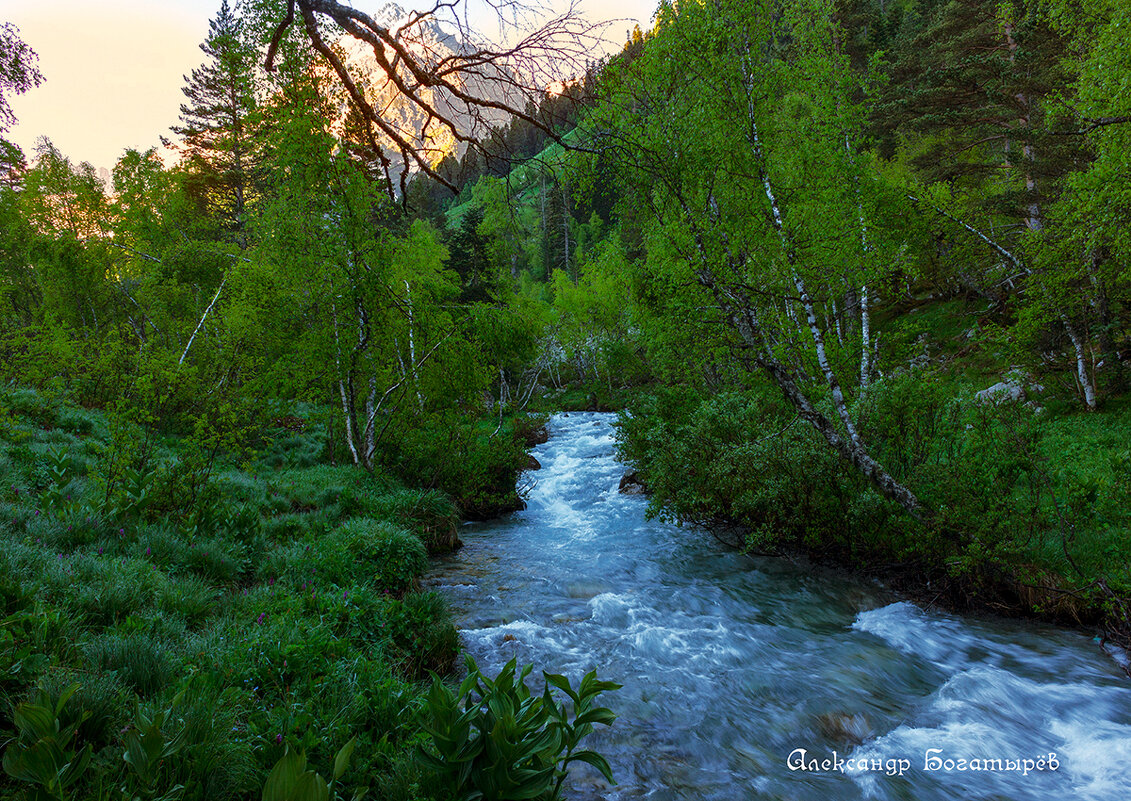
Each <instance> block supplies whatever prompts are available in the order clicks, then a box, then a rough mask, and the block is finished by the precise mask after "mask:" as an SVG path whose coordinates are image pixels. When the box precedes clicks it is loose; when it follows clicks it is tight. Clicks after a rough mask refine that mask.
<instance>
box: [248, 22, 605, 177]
mask: <svg viewBox="0 0 1131 801" xmlns="http://www.w3.org/2000/svg"><path fill="white" fill-rule="evenodd" d="M487 4H488V6H490V7H491V8H493V9H494V10H495V13H496V15H497V17H498V19H499V22H500V30H501V31H502V30H503V29H504V28H507V29H509V30H510V31H511V32H515V31H517V29H518V26H520V25H525V24H526V23H528V22H529V20H530V19H531V17H532V13H533V10H532V9H531V8H530V7H529V6H527V5H524V4H523V3H521V2H518V1H517V0H487ZM296 6H297V8H298V13H299V14H300V15H301V16H302V20H303V25H304V30H305V33H306V35H307V37H308V38H309V40H310V42H311V45H312V46H313V48H314V50H315V51H316V52H317V53H318V54H319V56H320V57H321V58H322V59H323V60H324V62H325V63H326V64H327V65H328V66H329V67H330V69H331V70H332V71H333V73H334V75H335V76H336V78H337V80H338V82H339V83H340V84H341V87H342V88H343V89H344V91H345V95H346V96H347V97H348V102H349V104H350V105H351V106H352V107H353V108H354V109H355V110H356V111H357V113H358V114H359V115H360V116H361V118H362V120H363V121H364V126H365V138H366V140H367V145H368V146H369V147H371V148H372V149H373V151H374V153H375V154H376V155H377V158H378V160H379V162H380V164H381V167H382V169H383V170H384V172H385V175H386V178H387V179H389V186H390V192H392V186H393V181H392V172H393V171H394V170H399V173H400V175H399V179H400V180H399V184H400V188H401V195H402V197H403V196H404V190H405V187H406V184H407V179H408V177H409V175H410V174H411V173H413V172H422V173H424V174H426V175H428V176H430V177H431V178H432V179H434V180H436V181H438V182H439V183H441V184H443V185H445V186H447V187H449V188H450V189H455V187H454V186H453V184H452V182H451V181H450V180H448V179H446V178H445V177H444V176H442V175H440V174H439V172H438V170H437V169H436V167H437V165H438V164H439V162H440V160H441V159H442V158H443V157H444V156H446V155H449V154H450V153H451V151H452V149H453V146H454V148H455V149H456V150H457V155H459V151H461V150H462V149H463V148H467V147H471V148H475V149H476V150H478V151H479V152H482V153H486V150H485V146H484V145H483V144H482V140H484V139H485V138H487V137H488V136H489V135H490V134H491V132H492V130H493V128H494V127H496V126H498V125H500V124H502V123H505V122H506V121H508V120H509V119H511V118H518V119H521V120H524V121H526V122H527V123H529V124H531V125H533V126H535V127H537V128H539V129H541V130H542V131H544V132H545V133H546V134H548V135H549V136H550V137H551V138H553V139H554V140H555V141H557V142H561V138H560V134H559V133H558V132H557V131H555V130H553V126H552V123H551V122H549V121H546V120H543V119H541V118H540V117H539V116H538V115H537V114H536V113H534V112H532V111H530V110H529V109H530V107H531V104H534V105H535V106H537V104H538V102H539V101H541V100H542V99H543V98H544V97H545V96H546V93H547V91H548V90H549V89H550V87H551V86H552V85H554V84H555V83H556V82H562V81H571V80H574V79H576V78H580V77H581V76H582V75H583V74H584V71H585V69H586V66H587V64H588V63H590V62H591V60H592V58H593V54H594V53H595V52H599V49H598V45H600V44H601V43H602V42H603V41H604V40H603V38H602V37H601V33H602V31H603V30H604V28H605V26H606V25H607V24H608V23H600V24H594V23H590V22H587V21H585V20H584V19H583V18H582V17H581V16H580V14H579V13H578V11H577V9H576V6H573V5H571V6H570V7H569V8H568V9H567V10H566V11H565V12H563V13H561V14H559V15H557V16H555V17H553V18H552V19H550V20H549V21H546V22H544V23H543V24H541V25H540V26H539V27H537V28H535V29H533V30H530V31H529V32H528V33H526V34H525V35H524V36H521V38H518V37H517V34H516V38H517V41H515V42H514V43H513V44H495V43H491V42H489V41H487V40H486V39H484V38H483V37H482V36H481V35H480V34H478V33H477V32H475V31H473V30H472V29H471V26H470V24H469V23H468V19H467V5H466V3H465V2H462V0H436V2H435V3H434V4H433V6H432V7H431V8H430V9H428V10H424V11H414V12H411V13H410V14H408V16H407V18H406V19H404V20H403V21H387V22H384V23H382V22H381V21H378V20H377V19H374V18H373V17H371V16H370V15H368V14H366V13H364V12H362V11H359V10H357V9H355V8H351V7H350V6H348V5H345V4H344V3H340V2H336V0H291V2H290V3H289V5H288V12H287V17H286V18H285V19H283V20H282V21H281V22H280V24H279V25H278V27H277V28H276V29H275V32H274V35H273V36H272V39H271V46H270V47H269V49H268V59H267V65H266V66H267V68H268V69H271V68H272V67H273V66H274V56H275V52H276V49H277V47H278V44H279V42H280V41H281V39H282V37H283V34H284V33H285V31H286V30H287V29H288V27H289V26H290V25H291V24H292V22H293V20H294V13H295V8H296ZM394 23H396V27H390V26H392V25H393V24H394ZM338 33H340V34H342V35H341V36H340V37H339V36H338V35H337V34H338ZM350 38H352V39H353V40H354V41H356V42H360V43H363V44H364V45H367V48H366V53H368V54H370V55H369V56H368V57H367V58H366V59H365V61H364V63H363V61H362V59H361V58H359V57H358V55H359V54H358V53H357V52H356V51H355V50H352V49H349V41H350ZM343 44H345V45H346V47H347V50H342V49H341V47H340V46H341V45H343ZM374 62H375V67H376V68H375V69H373V66H372V65H373V63H374ZM367 73H369V74H367ZM396 104H402V105H403V106H405V107H407V110H408V111H409V112H410V113H409V114H408V115H406V114H404V113H403V111H401V112H397V111H396V109H394V105H396ZM398 119H399V120H401V121H398ZM406 119H407V122H406V121H404V120H406ZM563 144H564V143H563ZM395 157H399V160H400V164H399V165H396V164H395V163H394V158H395Z"/></svg>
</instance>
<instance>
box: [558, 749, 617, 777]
mask: <svg viewBox="0 0 1131 801" xmlns="http://www.w3.org/2000/svg"><path fill="white" fill-rule="evenodd" d="M570 762H584V763H586V764H588V765H592V766H593V767H595V768H596V769H597V770H599V771H601V775H602V776H604V777H605V778H606V779H607V780H608V781H610V782H612V783H613V784H616V782H615V781H613V769H612V768H611V767H609V762H608V760H606V759H605V758H604V757H603V756H601V755H600V754H598V753H597V752H596V751H578V752H577V753H575V754H571V755H570V757H569V759H567V760H566V764H569V763H570Z"/></svg>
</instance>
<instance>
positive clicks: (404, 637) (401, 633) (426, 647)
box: [385, 592, 459, 680]
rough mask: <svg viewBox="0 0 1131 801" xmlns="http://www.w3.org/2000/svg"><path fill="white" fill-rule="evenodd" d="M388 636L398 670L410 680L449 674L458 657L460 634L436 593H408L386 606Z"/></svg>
mask: <svg viewBox="0 0 1131 801" xmlns="http://www.w3.org/2000/svg"><path fill="white" fill-rule="evenodd" d="M385 614H386V617H387V619H388V632H389V637H390V639H391V641H392V644H393V646H394V649H395V651H396V653H395V656H396V657H398V659H399V662H400V666H401V670H402V672H403V673H404V675H406V676H407V677H408V678H410V679H414V680H415V679H422V678H424V677H425V676H427V675H428V673H429V671H431V672H433V673H448V672H449V671H450V670H451V669H452V665H453V663H454V662H455V658H456V654H457V653H459V634H458V633H457V632H456V627H455V626H453V625H452V623H451V620H450V619H449V618H448V614H447V606H446V604H445V602H444V598H443V596H442V595H440V594H439V593H438V592H423V593H409V594H408V595H406V596H405V597H404V598H403V599H401V600H395V601H393V602H392V603H390V604H389V606H388V608H387V610H386V612H385Z"/></svg>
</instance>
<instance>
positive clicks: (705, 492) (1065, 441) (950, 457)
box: [618, 378, 1131, 648]
mask: <svg viewBox="0 0 1131 801" xmlns="http://www.w3.org/2000/svg"><path fill="white" fill-rule="evenodd" d="M916 391H917V390H916V386H915V384H914V381H913V380H910V379H908V378H903V379H895V380H893V381H891V382H889V383H888V384H887V385H881V386H879V387H877V388H875V389H874V390H873V391H872V392H871V393H870V395H869V399H868V400H869V403H870V404H871V408H865V409H863V410H861V411H862V415H861V416H862V418H863V425H862V434H863V436H864V437H865V440H866V441H868V442H870V443H874V446H873V447H874V453H875V454H876V457H877V458H878V459H880V460H881V461H882V462H883V463H884V464H887V465H891V466H893V472H894V473H895V474H896V477H897V479H898V480H901V481H903V482H905V483H906V484H907V485H909V486H912V487H914V488H915V489H916V491H917V492H919V493H920V497H922V498H923V499H924V500H925V502H926V503H927V505H928V508H929V509H930V510H931V512H930V514H929V515H927V516H925V517H923V518H922V519H918V520H917V519H915V518H913V517H911V516H909V515H907V514H906V513H904V512H903V510H901V509H900V508H898V507H897V506H895V504H892V503H890V502H888V501H886V500H885V499H883V498H882V497H880V496H879V494H878V493H876V492H875V490H874V489H873V488H872V487H871V486H870V485H868V484H867V483H866V482H865V481H863V479H862V478H861V477H860V476H859V475H858V474H855V473H854V472H853V471H851V470H850V469H848V468H847V467H846V466H845V465H844V464H843V463H842V462H841V461H840V460H839V459H838V458H837V457H836V455H835V454H834V453H833V452H832V451H831V450H830V449H829V448H827V446H825V445H824V444H823V443H821V442H820V441H818V439H817V437H816V436H815V435H814V434H813V432H812V431H811V430H809V427H808V426H806V425H805V424H804V423H801V422H800V421H795V418H791V415H789V414H788V412H787V410H785V409H783V408H782V405H781V403H780V400H779V399H776V398H774V397H773V396H772V395H771V394H769V393H767V392H753V391H752V392H746V393H723V394H720V395H715V396H712V397H710V398H705V399H701V398H699V397H697V396H695V395H693V394H690V393H681V392H679V391H676V390H670V391H659V392H656V393H654V394H649V395H643V396H641V398H640V399H639V400H638V401H637V403H636V404H634V405H633V406H632V407H631V412H632V413H631V415H630V416H628V417H623V418H622V423H621V428H620V434H619V435H618V436H619V447H620V452H621V454H622V456H623V458H625V460H626V461H627V462H628V463H629V464H630V465H632V467H633V469H635V470H636V472H637V473H638V475H639V476H640V478H641V479H642V480H643V482H644V483H645V484H647V486H648V487H649V489H650V490H651V491H652V496H651V507H650V510H651V513H652V514H656V515H659V516H669V517H670V518H672V519H681V520H685V521H689V522H694V523H697V524H700V525H704V526H706V527H709V528H710V527H714V528H716V529H718V528H720V527H722V528H725V529H727V530H728V531H730V532H731V535H730V539H731V541H732V543H733V544H734V545H735V546H736V547H738V548H740V549H746V550H751V551H755V552H774V553H790V552H792V553H804V554H806V555H807V556H809V557H811V558H813V559H815V560H817V561H820V562H822V563H828V564H836V565H840V566H843V567H845V568H848V569H851V570H854V571H857V572H858V573H860V574H861V575H866V576H873V577H878V578H881V579H883V580H884V581H886V582H888V583H889V584H890V585H891V586H893V587H895V588H897V589H899V590H900V591H901V592H904V593H907V594H909V595H910V596H912V597H914V598H916V599H917V600H919V601H921V602H925V603H930V604H937V605H941V606H943V607H944V608H947V609H951V610H955V611H962V612H969V611H976V612H992V613H994V614H998V615H1004V616H1006V617H1024V618H1028V619H1037V620H1043V621H1049V622H1053V623H1056V624H1059V625H1068V626H1075V627H1078V628H1081V629H1082V630H1086V631H1089V632H1090V633H1092V634H1094V635H1096V636H1097V637H1098V638H1100V639H1101V641H1111V642H1114V643H1117V644H1118V645H1120V646H1122V647H1125V648H1126V647H1128V646H1131V614H1129V612H1128V610H1129V603H1131V572H1129V571H1131V567H1129V566H1131V553H1129V551H1131V542H1129V541H1128V540H1127V537H1126V531H1128V530H1131V520H1129V516H1131V509H1129V508H1128V506H1127V503H1126V497H1127V495H1125V494H1123V491H1122V490H1123V488H1124V484H1125V483H1126V481H1127V480H1128V479H1127V475H1126V470H1125V466H1124V465H1123V463H1122V462H1121V461H1120V458H1121V457H1120V454H1121V450H1120V448H1121V447H1122V446H1123V443H1125V442H1126V441H1127V439H1126V437H1127V436H1128V434H1129V433H1131V426H1129V423H1128V419H1127V416H1126V415H1123V414H1114V415H1109V416H1107V417H1099V416H1091V417H1084V416H1063V415H1062V416H1057V417H1054V416H1040V415H1035V414H1034V413H1033V411H1032V410H1031V409H1029V408H1026V407H1021V406H1020V405H1008V404H1001V405H997V404H976V403H973V402H971V401H969V400H967V401H966V405H965V406H963V405H961V403H949V404H948V405H946V406H945V407H943V406H940V407H938V408H933V409H932V408H928V409H926V410H925V412H924V410H923V409H922V408H918V409H916V408H907V405H908V404H909V403H910V404H911V405H912V406H914V404H915V403H918V404H920V406H923V405H927V406H929V400H930V399H929V398H928V399H927V400H928V403H924V402H923V400H922V399H921V398H917V397H914V396H913V395H912V393H914V392H916ZM921 391H922V394H927V393H926V391H925V389H923V390H921ZM940 410H942V411H940ZM943 411H945V413H943ZM877 420H878V421H879V422H881V424H880V425H877V424H876V422H877ZM900 420H902V422H899V421H900Z"/></svg>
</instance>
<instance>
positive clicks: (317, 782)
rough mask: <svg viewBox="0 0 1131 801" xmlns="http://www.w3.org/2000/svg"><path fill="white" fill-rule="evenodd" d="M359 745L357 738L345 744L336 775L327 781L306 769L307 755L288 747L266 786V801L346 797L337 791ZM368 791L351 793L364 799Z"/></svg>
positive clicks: (321, 800)
mask: <svg viewBox="0 0 1131 801" xmlns="http://www.w3.org/2000/svg"><path fill="white" fill-rule="evenodd" d="M356 746H357V738H356V737H354V738H353V739H352V740H350V741H349V742H348V743H346V744H345V745H343V746H342V748H341V750H340V751H338V754H337V756H336V757H334V773H333V778H332V779H331V780H330V781H329V782H327V781H326V780H325V779H323V778H322V775H321V774H319V773H315V772H314V771H312V770H308V769H307V768H306V755H305V754H302V753H300V752H297V751H292V750H291V748H290V746H289V745H288V746H287V747H286V750H285V751H284V752H283V756H282V757H280V758H279V761H278V762H276V763H275V767H274V768H272V769H271V773H270V775H268V777H267V783H266V784H265V785H264V786H263V801H330V799H332V798H333V799H337V798H341V797H344V796H342V795H341V794H340V793H339V792H337V791H336V789H335V785H337V784H338V783H339V782H340V781H341V778H342V776H344V775H345V773H346V770H347V769H348V768H349V762H350V757H351V756H353V750H354V748H355V747H356ZM365 794H366V790H364V789H358V790H357V791H355V792H354V794H353V795H352V796H351V798H352V799H353V801H360V799H362V798H364V797H365Z"/></svg>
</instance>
